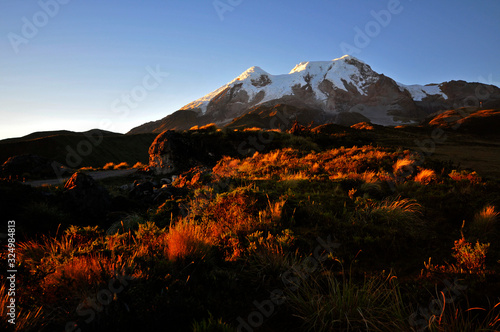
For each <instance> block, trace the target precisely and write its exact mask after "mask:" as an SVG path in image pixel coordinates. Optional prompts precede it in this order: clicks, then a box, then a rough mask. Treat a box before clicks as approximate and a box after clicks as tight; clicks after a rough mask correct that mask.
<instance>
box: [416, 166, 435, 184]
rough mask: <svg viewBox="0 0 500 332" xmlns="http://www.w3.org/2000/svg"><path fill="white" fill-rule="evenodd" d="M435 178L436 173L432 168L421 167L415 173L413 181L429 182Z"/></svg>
mask: <svg viewBox="0 0 500 332" xmlns="http://www.w3.org/2000/svg"><path fill="white" fill-rule="evenodd" d="M435 179H436V173H435V172H434V171H433V170H432V169H423V170H421V171H420V172H419V173H418V174H417V175H415V179H414V181H415V182H419V183H421V184H429V183H430V182H431V181H433V180H435Z"/></svg>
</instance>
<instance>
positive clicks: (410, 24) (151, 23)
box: [0, 0, 500, 139]
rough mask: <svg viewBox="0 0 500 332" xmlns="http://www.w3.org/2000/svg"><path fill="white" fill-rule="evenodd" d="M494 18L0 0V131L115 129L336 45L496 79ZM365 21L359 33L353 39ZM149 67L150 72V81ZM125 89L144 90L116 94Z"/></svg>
mask: <svg viewBox="0 0 500 332" xmlns="http://www.w3.org/2000/svg"><path fill="white" fill-rule="evenodd" d="M54 4H57V6H54ZM216 6H219V7H218V8H219V9H217V8H216ZM224 6H225V7H224ZM44 8H45V9H44ZM382 10H385V11H387V10H392V11H393V13H392V14H391V17H390V19H388V16H383V15H382V16H381V18H379V19H381V20H382V21H381V23H378V22H377V20H376V18H375V17H374V15H373V13H380V12H381V11H382ZM49 14H50V15H49ZM499 18H500V1H498V0H483V1H476V2H474V1H472V0H470V1H466V0H455V1H451V0H443V1H431V0H420V1H412V0H400V1H397V0H387V1H385V0H384V1H377V2H374V1H369V0H356V1H352V0H339V1H334V0H314V1H309V2H306V1H296V0H289V1H271V0H266V1H264V0H253V1H250V0H220V1H219V0H216V1H213V0H192V1H180V0H178V1H171V0H163V1H161V0H145V1H141V2H139V1H131V0H120V1H117V0H108V1H105V2H104V1H96V0H86V1H77V0H40V1H19V0H4V1H2V2H1V3H0V118H1V121H0V139H2V138H8V137H19V136H24V135H27V134H29V133H32V132H35V131H46V130H62V129H65V130H73V131H85V130H89V129H91V128H101V129H107V130H112V131H116V132H122V133H124V132H127V131H128V130H130V129H131V128H133V127H135V126H138V125H140V124H143V123H145V122H148V121H154V120H158V119H160V118H163V117H165V116H167V115H168V114H170V113H172V112H174V111H176V110H177V109H179V108H181V107H182V106H184V105H185V104H187V103H189V102H191V101H193V100H195V99H198V98H200V97H202V96H204V95H205V94H207V93H210V92H212V91H213V90H215V89H217V88H219V87H220V86H222V85H224V84H226V83H227V82H229V81H231V80H232V79H233V78H235V77H237V76H238V75H239V74H241V73H242V72H243V71H245V70H246V69H247V68H249V67H251V66H259V67H261V68H262V69H264V70H266V71H267V72H269V73H271V74H275V75H277V74H285V73H288V72H289V71H290V70H291V69H292V68H293V67H294V66H295V65H296V64H298V63H300V62H302V61H316V60H331V59H334V58H338V57H341V56H342V55H344V54H345V53H351V55H353V56H355V57H357V58H359V59H360V60H363V61H365V62H366V63H368V64H369V65H370V66H371V67H372V68H373V69H374V70H375V71H376V72H379V73H383V74H385V75H387V76H389V77H391V78H393V79H395V80H396V81H398V82H401V83H404V84H427V83H440V82H444V81H449V80H456V79H463V80H466V81H475V82H482V83H489V84H495V85H497V86H498V85H500V62H499V60H498V59H499V56H498V54H500V52H499V51H500V19H499ZM32 24H33V25H34V27H35V29H36V30H33V29H30V27H29V26H30V25H32ZM37 26H38V27H37ZM367 28H368V39H366V38H365V39H362V38H361V39H360V38H359V36H358V39H357V40H356V36H357V35H358V34H359V31H360V30H361V31H364V32H365V33H366V29H367ZM370 29H371V30H370ZM346 44H349V45H352V46H354V47H356V49H353V50H352V51H349V52H345V50H346V48H345V47H342V45H344V46H345V45H346ZM151 71H159V72H161V74H160V75H159V76H158V75H157V80H154V78H153V77H149V76H151V74H150V72H151ZM141 87H142V88H144V87H147V88H148V89H147V90H144V89H142V90H141ZM134 89H135V90H134ZM132 91H135V92H136V93H139V92H144V91H146V92H147V93H146V94H145V95H140V94H136V96H138V97H139V96H140V98H139V99H133V100H131V101H128V102H124V101H122V96H123V95H124V94H127V93H131V92H132Z"/></svg>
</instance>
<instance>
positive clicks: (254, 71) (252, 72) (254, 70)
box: [229, 66, 269, 84]
mask: <svg viewBox="0 0 500 332" xmlns="http://www.w3.org/2000/svg"><path fill="white" fill-rule="evenodd" d="M262 75H267V76H269V73H268V72H266V71H265V70H263V69H262V68H260V67H257V66H253V67H250V68H248V69H247V70H245V71H244V72H243V73H242V74H241V75H240V76H238V77H236V78H235V79H234V80H232V81H231V82H230V83H229V84H231V83H234V82H236V81H243V80H246V79H249V78H250V79H258V78H260V76H262Z"/></svg>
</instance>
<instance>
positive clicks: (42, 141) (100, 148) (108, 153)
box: [0, 130, 156, 168]
mask: <svg viewBox="0 0 500 332" xmlns="http://www.w3.org/2000/svg"><path fill="white" fill-rule="evenodd" d="M99 135H102V136H99ZM155 137H156V135H155V134H141V135H123V134H117V133H112V132H106V131H102V130H91V131H88V132H84V133H78V132H70V131H55V132H39V133H33V134H30V135H27V136H24V137H21V138H15V139H6V140H2V141H0V165H1V164H3V163H4V162H5V161H6V160H7V159H8V158H9V157H12V156H16V155H23V154H35V155H39V156H42V157H45V158H48V159H51V160H55V161H57V162H59V163H61V164H63V165H68V166H71V165H70V164H72V163H73V164H74V163H76V164H77V165H76V166H74V167H76V168H78V167H84V166H92V167H102V166H104V164H105V163H107V162H114V163H119V162H122V161H125V162H127V163H129V164H131V165H133V164H135V163H136V162H138V161H140V162H142V163H147V161H148V159H149V156H148V152H147V151H148V148H149V146H150V145H151V143H152V142H153V140H154V139H155ZM101 138H102V139H101ZM68 161H69V162H68Z"/></svg>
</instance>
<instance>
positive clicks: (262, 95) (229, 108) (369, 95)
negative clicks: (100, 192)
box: [129, 55, 500, 133]
mask: <svg viewBox="0 0 500 332" xmlns="http://www.w3.org/2000/svg"><path fill="white" fill-rule="evenodd" d="M478 91H482V93H478ZM485 91H486V93H485ZM471 96H472V97H474V98H475V99H474V98H471ZM467 98H469V102H470V100H473V101H474V102H477V103H479V102H482V101H489V100H494V101H496V102H498V101H499V100H500V89H499V88H497V87H494V86H488V85H484V84H479V83H466V82H463V81H452V82H445V83H441V84H429V85H404V84H401V83H397V82H395V81H394V80H393V79H391V78H389V77H387V76H385V75H383V74H379V73H377V72H375V71H374V70H372V68H371V67H370V66H369V65H368V64H366V63H364V62H363V61H360V60H358V59H356V58H355V57H352V56H349V55H346V56H343V57H341V58H338V59H334V60H332V61H314V62H302V63H300V64H298V65H296V66H295V67H294V68H293V69H292V70H291V71H290V72H289V73H288V74H284V75H271V74H269V73H268V72H266V71H265V70H263V69H261V68H260V67H251V68H249V69H248V70H246V71H245V72H243V73H242V74H241V75H239V76H238V77H236V78H235V79H234V80H232V81H231V82H229V83H228V84H226V85H224V86H222V87H220V88H218V89H217V90H215V91H213V92H212V93H209V94H207V95H206V96H203V97H202V98H200V99H197V100H195V101H193V102H191V103H189V104H187V105H185V106H184V107H182V108H181V109H180V110H179V111H177V112H175V113H173V114H171V115H169V116H167V117H165V118H163V119H162V120H159V121H155V122H150V123H147V124H144V125H142V126H139V127H136V128H134V129H132V130H131V131H130V132H129V133H142V132H161V131H163V130H166V129H179V130H180V129H188V128H190V127H191V126H194V125H204V124H207V123H216V124H217V125H219V126H225V125H227V124H229V123H231V122H233V121H234V119H236V118H239V117H242V116H244V115H245V114H248V113H249V112H251V111H252V110H254V109H255V108H256V107H268V108H273V107H274V106H276V105H280V104H281V105H288V106H292V107H295V108H298V109H308V110H310V112H311V113H314V117H313V118H311V119H310V121H315V120H316V119H323V121H333V122H338V121H339V120H338V119H344V118H363V119H368V120H369V121H371V122H372V123H375V124H381V125H398V124H401V123H412V122H419V121H421V120H423V119H424V118H425V117H426V116H427V115H429V114H431V113H433V112H436V111H438V110H443V109H451V108H456V107H462V106H466V104H465V103H466V102H467ZM457 105H458V106H457ZM492 107H494V106H492ZM292 117H293V114H292ZM310 121H308V122H310Z"/></svg>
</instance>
